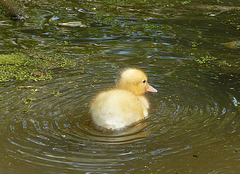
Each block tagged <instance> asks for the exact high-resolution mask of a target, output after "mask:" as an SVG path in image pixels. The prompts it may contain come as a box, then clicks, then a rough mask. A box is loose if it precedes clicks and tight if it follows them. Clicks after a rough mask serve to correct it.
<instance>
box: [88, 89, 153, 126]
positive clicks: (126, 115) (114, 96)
mask: <svg viewBox="0 0 240 174" xmlns="http://www.w3.org/2000/svg"><path fill="white" fill-rule="evenodd" d="M148 107H149V104H148V101H147V99H146V98H145V97H144V96H135V95H134V94H133V93H131V92H129V91H127V90H121V89H112V90H109V91H105V92H101V93H100V94H98V95H97V96H96V98H95V99H94V100H93V101H92V103H91V106H90V112H91V114H92V119H93V122H94V123H95V124H96V125H97V126H98V127H100V128H105V129H112V130H114V129H121V128H123V127H126V126H129V125H131V124H133V123H136V122H138V121H140V120H142V119H144V117H146V116H147V114H148V113H147V110H148Z"/></svg>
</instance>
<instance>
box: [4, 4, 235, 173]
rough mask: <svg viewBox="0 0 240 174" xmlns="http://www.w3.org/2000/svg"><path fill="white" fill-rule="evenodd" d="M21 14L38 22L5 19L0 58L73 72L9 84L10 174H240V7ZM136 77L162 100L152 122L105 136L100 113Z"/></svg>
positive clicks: (68, 7)
mask: <svg viewBox="0 0 240 174" xmlns="http://www.w3.org/2000/svg"><path fill="white" fill-rule="evenodd" d="M16 3H17V5H18V6H19V7H20V8H21V9H22V11H23V12H24V13H26V14H27V15H28V16H30V17H31V18H29V19H27V20H26V22H25V23H22V24H20V23H16V22H12V21H10V20H8V19H7V18H6V17H4V16H0V28H1V30H0V38H1V39H0V53H1V54H4V55H6V54H10V53H16V52H21V53H25V54H26V53H27V55H28V53H29V54H30V53H32V52H34V54H44V55H49V56H54V55H61V56H64V57H65V58H66V59H67V60H69V61H71V62H72V63H71V62H70V63H68V64H66V66H63V67H62V66H61V65H59V66H58V65H56V64H54V65H52V66H50V65H48V67H42V66H39V65H36V66H37V67H34V68H33V69H34V71H39V72H41V73H43V74H48V73H49V74H50V75H51V78H49V79H47V80H37V81H34V80H27V78H26V79H24V80H14V79H11V80H10V81H7V82H2V83H1V86H0V135H1V136H0V173H26V172H27V173H32V172H35V173H232V174H233V173H238V172H239V170H240V165H239V163H240V146H239V144H240V107H239V104H240V102H239V100H240V91H239V85H240V84H239V83H240V82H239V79H240V73H239V72H240V71H239V48H228V47H226V46H225V45H224V44H223V43H227V42H232V41H239V39H240V38H239V34H240V33H239V23H237V22H239V14H240V13H239V8H240V3H239V1H196V2H192V1H173V0H172V1H130V2H129V1H54V2H52V1H38V2H34V1H33V2H32V1H17V2H16ZM68 22H78V23H79V22H81V24H84V25H86V26H87V27H85V26H84V27H82V26H81V27H80V26H75V27H72V26H63V25H60V24H61V23H68ZM33 57H34V56H33ZM46 59H47V58H46ZM45 61H48V60H45ZM20 67H21V68H26V67H24V66H23V65H21V66H20ZM125 67H138V68H141V69H143V70H144V71H146V72H147V74H148V76H149V81H150V84H151V85H152V86H154V87H155V88H156V89H158V91H159V92H158V93H156V94H147V97H148V98H149V100H150V102H151V109H150V117H149V118H148V119H147V120H144V121H143V122H142V123H141V124H138V125H136V126H133V127H131V128H128V129H126V130H123V131H120V132H114V133H111V132H107V133H106V132H100V131H98V130H96V129H94V127H93V126H92V124H91V119H90V114H89V108H88V107H89V102H90V101H91V99H92V97H93V96H94V95H95V94H96V93H97V92H99V91H101V90H104V89H108V88H109V87H113V86H114V81H115V77H116V75H117V72H118V71H119V69H121V68H125ZM30 69H31V67H30ZM34 73H35V72H33V74H34ZM30 75H31V73H30ZM35 75H36V73H35ZM40 75H41V74H40Z"/></svg>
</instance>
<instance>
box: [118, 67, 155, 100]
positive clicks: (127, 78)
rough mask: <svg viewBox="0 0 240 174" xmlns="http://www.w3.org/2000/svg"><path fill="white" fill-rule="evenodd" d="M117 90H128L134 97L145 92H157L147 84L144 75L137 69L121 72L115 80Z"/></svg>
mask: <svg viewBox="0 0 240 174" xmlns="http://www.w3.org/2000/svg"><path fill="white" fill-rule="evenodd" d="M117 88H119V89H124V90H128V91H130V92H132V93H134V94H135V95H143V94H144V93H145V92H151V93H155V92H157V90H156V89H154V88H153V87H152V86H150V85H149V84H148V78H147V75H146V73H145V72H143V71H142V70H140V69H137V68H127V69H125V70H123V71H122V72H121V74H120V77H119V79H118V80H117Z"/></svg>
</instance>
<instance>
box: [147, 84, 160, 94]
mask: <svg viewBox="0 0 240 174" xmlns="http://www.w3.org/2000/svg"><path fill="white" fill-rule="evenodd" d="M146 92H149V93H156V92H158V91H157V90H156V89H155V88H154V87H152V86H151V85H148V88H147V90H146Z"/></svg>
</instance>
